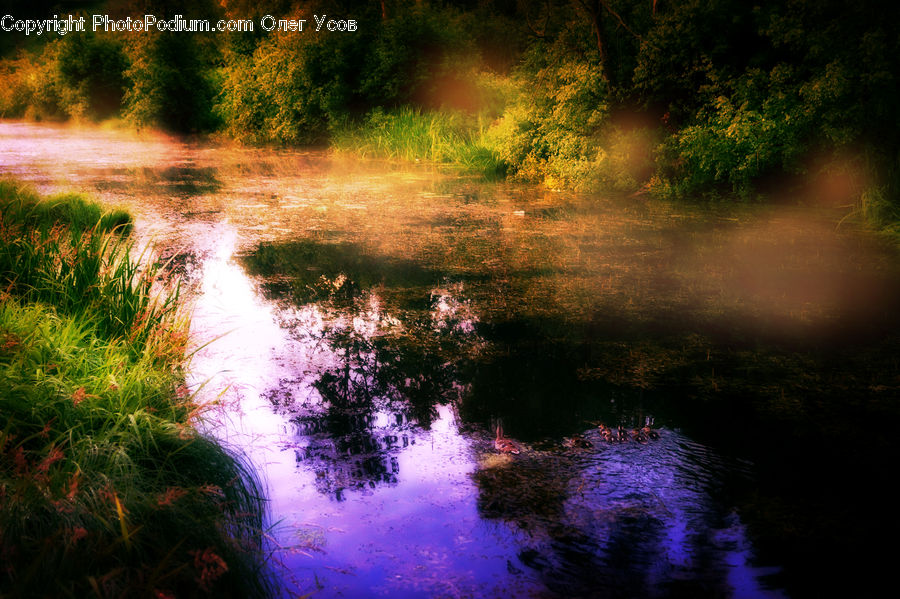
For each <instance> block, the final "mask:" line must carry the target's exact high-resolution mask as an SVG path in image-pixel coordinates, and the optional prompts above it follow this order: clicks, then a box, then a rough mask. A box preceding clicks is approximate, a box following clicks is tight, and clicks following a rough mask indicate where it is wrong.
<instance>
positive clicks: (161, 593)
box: [153, 589, 175, 599]
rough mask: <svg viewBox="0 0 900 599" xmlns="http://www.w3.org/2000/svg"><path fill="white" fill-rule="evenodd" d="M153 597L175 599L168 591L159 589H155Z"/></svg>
mask: <svg viewBox="0 0 900 599" xmlns="http://www.w3.org/2000/svg"><path fill="white" fill-rule="evenodd" d="M153 596H154V597H155V598H156V599H175V595H173V594H172V593H170V592H168V591H161V590H159V589H153Z"/></svg>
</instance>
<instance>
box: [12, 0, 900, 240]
mask: <svg viewBox="0 0 900 599" xmlns="http://www.w3.org/2000/svg"><path fill="white" fill-rule="evenodd" d="M4 4H10V6H8V7H4V10H3V12H4V14H11V15H13V16H14V17H15V18H17V19H21V18H27V17H28V16H29V15H32V16H38V17H41V18H47V16H48V15H52V14H56V13H60V14H62V15H68V14H76V15H79V14H83V15H91V14H97V13H103V14H108V15H109V16H110V17H111V18H124V17H125V16H135V17H141V16H142V15H144V14H153V15H157V16H159V17H160V18H172V17H173V16H174V15H176V14H181V15H183V16H184V17H185V19H192V18H196V19H200V18H202V19H208V20H210V21H211V22H213V23H215V22H216V20H217V19H222V18H224V19H250V20H252V21H253V23H254V25H255V27H254V30H253V31H252V32H217V33H205V34H204V33H185V32H166V33H159V32H153V33H152V34H148V33H146V32H115V33H113V32H106V33H104V32H102V31H98V32H93V31H91V27H90V26H88V27H87V31H86V32H84V33H81V32H75V33H71V34H69V35H57V34H52V33H47V34H44V35H43V36H41V37H37V36H35V35H31V36H25V35H23V34H16V33H11V34H4V35H3V36H2V40H0V51H2V53H3V61H2V64H0V78H2V81H3V85H2V86H0V115H2V116H3V117H6V118H11V117H15V118H20V117H25V118H29V119H54V120H56V119H69V120H74V121H84V120H90V121H96V120H108V119H119V120H120V121H122V122H124V123H127V124H128V125H130V126H134V127H138V128H140V127H160V128H165V129H168V130H171V131H174V132H180V133H193V132H200V133H203V132H206V133H208V132H218V133H221V134H225V135H227V136H229V137H232V138H234V139H236V140H239V141H241V142H245V143H252V144H259V143H266V144H269V143H272V144H290V145H309V144H316V145H320V144H329V145H331V146H333V147H336V148H353V149H354V151H357V152H363V153H368V154H378V155H387V156H390V157H401V158H410V159H422V160H434V161H444V162H452V163H458V164H462V165H464V166H466V167H467V168H469V169H473V170H477V171H481V172H484V173H486V174H490V175H493V176H508V177H514V178H517V179H520V180H530V181H536V182H540V183H543V184H545V185H547V186H548V187H551V188H574V189H587V190H594V189H605V190H610V189H613V190H618V191H623V192H630V193H634V192H644V193H651V194H654V195H661V196H665V197H676V198H691V199H694V198H711V197H714V198H742V199H748V198H757V197H761V196H772V195H774V194H776V193H781V192H783V191H784V190H789V191H790V192H793V191H803V190H804V187H803V186H807V188H809V187H810V186H814V185H815V182H817V181H821V180H823V178H824V180H827V181H831V182H832V183H833V182H835V181H838V182H840V183H841V185H839V186H838V189H837V190H836V191H833V192H832V193H830V196H833V197H829V198H826V199H828V200H830V201H834V202H838V203H843V204H845V205H847V207H848V208H851V207H852V210H853V211H854V213H855V214H857V215H861V216H864V217H866V218H867V219H868V221H869V222H871V223H874V224H875V225H877V226H879V227H881V228H882V229H885V230H889V231H890V230H893V231H896V223H897V221H898V220H900V203H898V201H897V196H898V190H900V128H898V125H897V123H898V120H897V118H896V115H895V114H894V109H895V102H896V99H897V98H898V97H900V94H898V77H900V70H898V68H897V64H896V62H897V61H896V57H897V56H898V55H900V35H898V33H897V31H896V28H895V27H894V25H893V24H894V23H896V22H898V17H900V14H898V11H900V9H898V8H897V6H895V5H891V6H881V5H880V4H878V3H875V2H871V1H868V0H867V1H862V2H854V3H848V2H842V1H838V0H823V1H818V2H809V1H806V0H786V1H784V2H769V3H748V2H742V1H740V0H714V1H713V2H700V1H698V0H687V1H684V2H669V1H665V0H663V1H657V0H547V1H537V0H532V1H522V0H469V1H467V2H452V3H451V2H437V1H435V2H425V1H421V0H416V1H412V0H382V1H381V2H354V1H351V0H343V1H342V0H318V1H310V2H291V1H288V0H261V1H254V2H249V1H247V0H223V1H222V2H218V3H216V2H212V1H211V0H206V1H205V2H196V3H191V4H190V8H185V6H184V5H183V4H184V3H181V2H171V1H168V0H112V1H110V2H106V3H97V2H93V3H91V2H69V3H54V2H52V1H50V2H43V3H32V4H31V7H30V8H28V9H20V8H16V9H14V8H13V6H11V5H12V4H13V3H4ZM42 4H43V6H41V5H42ZM23 11H25V12H23ZM54 11H55V12H54ZM885 11H888V12H885ZM26 12H27V13H28V14H25V13H26ZM266 15H271V16H273V17H276V18H291V19H306V20H307V22H308V26H307V27H306V28H305V29H304V30H303V31H302V32H299V31H293V32H291V31H278V30H277V28H276V30H275V31H271V32H267V31H265V30H264V28H263V27H261V26H260V23H261V19H262V18H263V17H264V16H266ZM314 15H316V16H322V15H326V16H328V18H329V19H331V18H335V19H348V20H349V19H352V20H355V21H356V23H357V29H356V31H343V32H341V31H327V30H326V28H325V27H321V30H320V31H316V30H315V22H314ZM269 23H274V21H269ZM832 187H834V185H832ZM819 188H821V185H820V186H819ZM826 195H829V194H826Z"/></svg>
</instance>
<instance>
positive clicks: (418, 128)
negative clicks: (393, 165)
mask: <svg viewBox="0 0 900 599" xmlns="http://www.w3.org/2000/svg"><path fill="white" fill-rule="evenodd" d="M486 129H487V125H486V123H484V122H482V119H480V118H475V117H464V116H463V115H461V114H458V113H449V112H440V111H431V112H422V111H421V110H417V109H414V108H409V107H404V108H400V109H398V110H395V111H392V112H385V111H383V110H381V109H376V110H373V111H372V112H371V113H369V115H368V116H367V117H366V119H365V121H364V122H362V123H360V124H355V125H349V124H348V125H344V126H341V127H338V128H337V129H336V130H335V131H334V132H333V133H332V147H334V148H335V149H337V150H338V151H341V152H351V153H354V154H356V155H359V156H363V157H367V156H374V157H379V158H388V159H392V160H406V161H409V162H416V161H423V162H442V163H452V164H458V165H460V166H462V167H463V168H465V169H466V170H468V171H471V172H476V173H479V174H482V175H484V176H486V177H490V178H497V177H502V176H504V175H505V174H506V165H505V164H504V163H503V161H501V160H500V158H499V157H498V156H497V155H496V154H495V153H494V152H493V151H492V150H491V149H490V148H489V147H488V145H487V144H486V142H485V139H484V136H485V133H486Z"/></svg>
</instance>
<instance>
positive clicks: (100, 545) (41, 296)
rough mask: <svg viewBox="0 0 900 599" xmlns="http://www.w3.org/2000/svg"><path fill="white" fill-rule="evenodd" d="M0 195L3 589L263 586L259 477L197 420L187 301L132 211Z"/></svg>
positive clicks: (179, 590)
mask: <svg viewBox="0 0 900 599" xmlns="http://www.w3.org/2000/svg"><path fill="white" fill-rule="evenodd" d="M0 207H2V220H0V557H2V559H0V562H2V564H3V565H2V571H0V595H3V596H13V597H16V596H21V597H26V596H27V597H37V596H88V595H91V594H93V595H96V596H101V597H106V596H155V597H175V596H178V597H181V596H233V597H247V596H264V595H266V594H267V592H268V590H269V589H268V587H267V585H268V583H267V582H266V577H265V576H264V574H263V571H262V566H261V551H262V547H261V538H262V513H263V501H264V499H263V497H262V492H261V490H260V488H259V484H258V481H257V480H256V478H255V476H254V474H253V473H252V471H251V470H250V469H249V468H248V467H247V465H246V464H244V463H242V462H241V460H240V459H239V458H238V457H237V456H234V455H232V454H230V453H229V452H228V451H227V450H226V449H225V448H223V447H222V446H220V445H218V444H217V443H216V442H214V441H212V440H210V439H208V438H206V437H203V436H201V435H199V434H198V433H197V431H196V430H195V429H194V427H193V424H194V423H196V422H197V419H198V418H202V407H201V406H197V405H195V403H194V402H193V397H192V393H191V392H190V391H189V390H188V389H187V387H186V386H185V385H184V366H185V357H184V352H185V344H186V341H187V330H188V329H187V324H188V323H187V316H186V314H185V312H184V310H183V307H182V306H181V303H180V302H179V295H178V289H177V287H175V288H169V289H166V290H157V289H156V287H155V285H156V284H155V282H154V281H155V280H156V278H157V268H156V267H155V266H153V265H149V266H147V265H143V264H141V263H140V260H139V259H136V258H134V257H133V250H134V248H133V245H132V243H131V242H130V241H129V239H128V235H127V232H128V230H129V229H130V227H131V220H130V217H129V216H128V214H127V213H125V212H124V211H112V212H103V211H102V210H101V208H100V207H99V206H98V205H96V204H93V203H91V202H89V201H87V200H85V199H84V198H82V197H81V196H77V195H61V196H53V197H48V198H41V197H39V196H38V195H37V194H36V193H34V192H32V191H30V190H28V189H26V188H23V187H22V186H19V185H17V184H14V183H9V182H2V183H0Z"/></svg>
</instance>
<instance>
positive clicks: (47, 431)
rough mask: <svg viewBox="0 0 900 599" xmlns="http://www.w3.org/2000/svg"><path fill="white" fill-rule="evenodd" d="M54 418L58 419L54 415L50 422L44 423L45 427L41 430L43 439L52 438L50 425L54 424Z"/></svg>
mask: <svg viewBox="0 0 900 599" xmlns="http://www.w3.org/2000/svg"><path fill="white" fill-rule="evenodd" d="M54 420H56V417H53V418H51V419H50V420H49V421H48V422H46V423H44V428H42V429H41V432H40V435H41V438H42V439H49V438H50V426H51V425H52V424H53V421H54Z"/></svg>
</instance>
